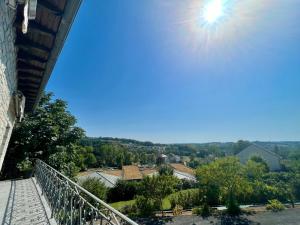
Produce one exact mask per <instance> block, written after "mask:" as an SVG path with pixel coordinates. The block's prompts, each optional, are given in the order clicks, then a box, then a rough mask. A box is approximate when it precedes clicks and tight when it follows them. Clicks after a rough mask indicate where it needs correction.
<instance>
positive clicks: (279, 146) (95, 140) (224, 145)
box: [81, 137, 300, 157]
mask: <svg viewBox="0 0 300 225" xmlns="http://www.w3.org/2000/svg"><path fill="white" fill-rule="evenodd" d="M106 143H107V144H119V145H123V146H125V147H127V149H129V150H135V151H136V150H142V151H145V150H146V151H147V150H149V151H161V152H164V153H174V154H177V155H181V156H194V157H206V156H208V155H211V154H213V155H215V156H226V155H234V154H236V153H238V152H239V151H241V150H243V149H244V148H245V147H247V146H249V145H250V144H251V142H249V141H242V140H240V141H238V142H210V143H183V144H160V143H153V142H150V141H138V140H133V139H126V138H112V137H86V138H84V139H82V141H81V144H82V145H87V146H99V145H103V144H106ZM253 143H255V144H258V145H261V146H263V147H265V148H267V149H269V150H270V151H274V152H276V153H277V154H280V155H282V156H285V155H286V154H287V152H289V151H295V150H300V141H279V142H261V141H255V142H253Z"/></svg>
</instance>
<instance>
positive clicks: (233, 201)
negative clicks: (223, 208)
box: [227, 193, 241, 215]
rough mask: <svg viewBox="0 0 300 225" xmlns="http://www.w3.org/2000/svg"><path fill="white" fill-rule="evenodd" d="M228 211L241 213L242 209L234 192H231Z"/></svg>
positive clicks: (234, 213)
mask: <svg viewBox="0 0 300 225" xmlns="http://www.w3.org/2000/svg"><path fill="white" fill-rule="evenodd" d="M227 213H228V214H229V215H239V214H240V213H241V209H240V207H239V204H238V203H237V201H236V199H235V198H234V195H233V194H231V193H230V194H229V198H228V202H227Z"/></svg>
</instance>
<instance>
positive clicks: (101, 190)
mask: <svg viewBox="0 0 300 225" xmlns="http://www.w3.org/2000/svg"><path fill="white" fill-rule="evenodd" d="M80 186H81V187H83V188H84V189H86V190H87V191H89V192H91V193H92V194H93V195H95V196H96V197H97V198H100V199H101V200H104V201H105V200H106V193H107V188H106V187H105V185H104V183H103V182H101V180H100V179H98V178H95V177H89V178H87V179H85V180H84V181H82V182H81V183H80ZM82 196H83V197H84V198H86V199H87V200H88V201H89V202H91V203H93V199H92V198H91V197H89V196H88V195H86V194H82Z"/></svg>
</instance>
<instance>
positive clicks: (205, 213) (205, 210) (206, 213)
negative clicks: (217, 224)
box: [200, 203, 210, 217]
mask: <svg viewBox="0 0 300 225" xmlns="http://www.w3.org/2000/svg"><path fill="white" fill-rule="evenodd" d="M200 215H201V216H202V217H208V216H209V215H210V208H209V205H208V204H207V203H204V204H203V206H202V208H201V214H200Z"/></svg>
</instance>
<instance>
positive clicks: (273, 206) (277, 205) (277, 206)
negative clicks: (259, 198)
mask: <svg viewBox="0 0 300 225" xmlns="http://www.w3.org/2000/svg"><path fill="white" fill-rule="evenodd" d="M268 202H269V204H267V207H266V209H267V210H272V211H273V212H279V211H282V210H284V208H285V207H284V205H283V204H282V203H281V202H280V201H278V200H277V199H272V200H269V201H268Z"/></svg>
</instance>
